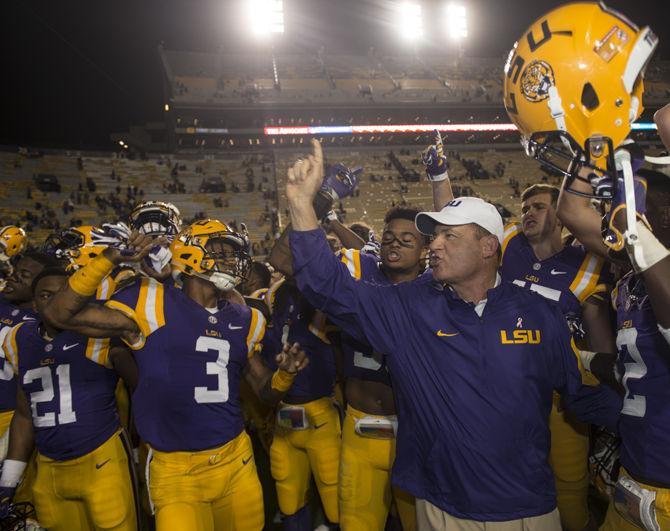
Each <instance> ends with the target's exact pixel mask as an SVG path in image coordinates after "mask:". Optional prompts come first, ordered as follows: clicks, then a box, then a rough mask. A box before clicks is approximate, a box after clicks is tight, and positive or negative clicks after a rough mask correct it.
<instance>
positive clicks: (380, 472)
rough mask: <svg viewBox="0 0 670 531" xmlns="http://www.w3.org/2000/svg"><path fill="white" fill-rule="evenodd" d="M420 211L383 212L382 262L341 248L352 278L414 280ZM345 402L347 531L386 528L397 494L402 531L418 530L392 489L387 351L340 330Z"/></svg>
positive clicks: (342, 488) (393, 424)
mask: <svg viewBox="0 0 670 531" xmlns="http://www.w3.org/2000/svg"><path fill="white" fill-rule="evenodd" d="M418 213H419V211H418V210H417V209H413V208H408V207H394V208H392V209H391V210H389V211H388V212H387V213H386V216H385V217H384V229H383V232H382V236H381V242H380V244H381V245H380V260H377V258H376V257H375V256H373V255H370V254H366V253H365V252H361V251H358V250H355V249H346V250H344V251H343V252H342V253H341V258H342V262H343V263H344V264H346V266H347V269H348V270H349V272H350V274H351V276H352V277H353V278H355V279H357V280H361V281H365V282H372V283H375V284H380V285H389V284H397V283H399V282H404V281H407V280H414V279H415V278H417V277H418V276H419V274H421V272H422V271H423V263H424V261H423V258H424V254H425V250H426V244H427V241H426V237H425V236H424V235H423V234H421V233H420V232H419V231H418V230H417V228H416V226H415V224H414V219H415V218H416V216H417V214H418ZM341 348H342V353H343V360H342V367H343V375H344V378H345V398H346V402H347V409H346V414H345V417H344V424H343V427H342V457H341V461H340V485H339V500H340V524H341V526H342V528H343V529H345V530H348V529H351V530H358V529H361V530H362V529H369V530H383V529H384V526H385V524H386V519H387V516H388V513H389V508H390V505H391V501H392V498H394V499H395V503H396V507H397V509H398V515H399V516H400V519H401V522H402V527H403V529H404V530H405V531H411V530H413V529H416V516H415V507H414V498H413V497H412V496H410V495H408V494H407V493H405V492H403V491H401V490H400V489H397V488H393V489H392V488H391V468H392V466H393V461H394V459H395V452H396V448H395V435H396V431H397V417H396V409H395V403H394V400H393V390H392V389H391V381H390V378H389V374H388V371H387V369H386V361H385V357H384V356H383V354H381V353H378V352H375V351H374V350H373V349H372V347H371V346H370V345H368V344H367V343H366V342H364V341H359V340H357V339H355V338H354V337H352V336H351V335H349V334H347V333H346V330H343V331H342V340H341Z"/></svg>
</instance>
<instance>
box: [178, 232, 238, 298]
mask: <svg viewBox="0 0 670 531" xmlns="http://www.w3.org/2000/svg"><path fill="white" fill-rule="evenodd" d="M215 243H218V244H219V245H218V248H213V245H212V244H215ZM208 246H209V247H208ZM170 251H171V252H172V262H171V265H172V275H173V277H174V278H177V277H179V276H180V275H188V276H197V277H200V278H204V279H205V280H209V281H210V282H212V283H213V284H214V285H215V286H216V287H217V288H218V289H220V290H222V291H226V290H230V289H233V288H234V287H235V286H237V285H238V284H239V283H240V282H242V281H243V280H244V279H246V278H247V275H248V273H249V269H250V267H251V257H250V256H249V239H248V238H247V235H246V234H244V233H240V232H237V231H235V230H233V229H232V228H231V227H229V226H228V225H226V224H225V223H223V222H221V221H218V220H216V219H205V220H201V221H196V222H195V223H193V224H191V225H189V226H188V227H186V228H185V229H184V230H183V231H182V232H180V233H179V234H178V235H177V237H176V238H175V239H174V241H173V242H172V245H171V246H170Z"/></svg>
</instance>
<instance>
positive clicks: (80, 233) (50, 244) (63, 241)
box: [42, 225, 105, 271]
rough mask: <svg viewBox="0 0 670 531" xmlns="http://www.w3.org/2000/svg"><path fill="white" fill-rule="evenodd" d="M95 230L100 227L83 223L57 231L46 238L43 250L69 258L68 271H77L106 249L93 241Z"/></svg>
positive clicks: (58, 256) (56, 255)
mask: <svg viewBox="0 0 670 531" xmlns="http://www.w3.org/2000/svg"><path fill="white" fill-rule="evenodd" d="M93 231H100V229H98V228H97V227H93V226H91V225H81V226H79V227H70V228H69V229H65V230H62V231H60V232H56V233H54V234H51V235H50V236H49V237H48V238H47V239H46V241H45V243H44V247H43V248H42V250H43V251H44V252H45V253H47V254H50V255H52V256H55V257H56V258H58V259H65V260H67V262H68V263H67V265H66V267H65V269H66V270H67V271H76V270H77V269H79V268H80V267H84V266H85V265H86V264H88V263H89V262H90V261H91V260H92V259H93V258H95V257H96V256H98V255H99V254H100V253H101V252H102V251H104V250H105V246H101V245H96V244H95V243H94V242H93V237H92V232H93Z"/></svg>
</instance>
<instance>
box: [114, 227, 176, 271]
mask: <svg viewBox="0 0 670 531" xmlns="http://www.w3.org/2000/svg"><path fill="white" fill-rule="evenodd" d="M165 242H166V240H165V238H164V237H163V236H161V237H160V238H154V237H153V236H148V235H146V234H140V233H139V232H138V231H136V230H134V231H132V232H131V233H130V234H129V235H128V239H127V241H126V243H125V244H124V246H123V248H120V247H107V249H105V250H104V254H105V256H106V257H107V258H108V259H109V260H111V261H112V262H114V263H115V264H121V263H131V262H140V261H142V260H143V259H144V258H145V257H146V256H147V255H148V254H149V253H150V252H151V250H152V249H154V248H155V247H156V246H157V245H163V244H164V243H165Z"/></svg>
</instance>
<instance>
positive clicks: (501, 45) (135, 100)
mask: <svg viewBox="0 0 670 531" xmlns="http://www.w3.org/2000/svg"><path fill="white" fill-rule="evenodd" d="M242 2H243V0H116V1H113V2H103V1H101V0H5V1H3V2H2V3H1V7H0V39H1V41H0V42H2V45H3V46H2V49H3V53H2V69H1V70H0V72H2V78H1V81H0V85H1V86H2V98H0V101H2V112H1V114H0V124H1V125H0V144H11V145H16V144H18V145H32V146H36V147H69V148H89V149H90V148H100V149H111V148H112V144H111V142H110V140H109V134H110V133H111V132H113V131H123V130H126V129H127V128H128V126H129V125H131V124H143V123H145V122H147V121H152V120H160V119H161V114H162V112H163V111H162V104H163V96H162V81H161V69H160V66H159V62H158V55H157V52H156V46H157V44H158V43H159V42H161V41H164V42H165V45H166V48H168V49H180V50H192V51H217V50H227V51H244V50H249V49H258V48H260V46H259V44H257V43H255V42H253V41H252V39H251V38H250V37H249V36H248V35H246V34H245V30H244V21H243V20H242V19H241V15H240V13H241V4H242ZM462 3H464V4H465V5H466V6H467V8H468V19H469V31H470V35H469V37H468V39H467V41H466V43H465V54H466V55H470V56H483V57H501V68H502V57H504V56H505V55H506V53H507V51H508V50H509V48H510V47H511V45H512V44H513V42H514V40H515V39H516V38H517V37H519V35H520V34H521V32H523V30H524V29H525V28H526V27H527V26H528V25H529V24H530V23H531V22H532V21H533V20H534V19H535V18H537V17H538V16H540V15H541V14H542V13H543V12H545V11H547V10H549V9H551V8H552V7H555V6H557V5H560V4H561V3H563V2H560V1H551V0H537V1H529V0H497V1H496V0H463V2H462ZM421 4H422V6H423V9H424V13H425V15H424V21H426V20H428V21H430V20H439V17H438V16H437V13H438V11H437V10H438V9H440V8H442V5H443V4H444V2H443V1H440V2H435V1H432V0H424V1H422V2H421ZM607 4H608V5H610V6H611V7H614V8H616V9H619V10H620V11H622V12H623V13H624V14H626V15H627V16H628V17H629V18H631V19H632V20H633V21H634V22H636V23H637V24H639V25H647V24H648V25H651V27H652V29H654V31H655V32H656V33H657V34H658V35H659V37H660V39H661V44H660V50H659V52H657V53H660V55H661V57H662V58H665V59H670V8H668V0H637V1H632V0H610V1H609V2H607ZM390 5H392V2H391V1H390V0H284V6H285V7H284V9H285V18H286V35H285V36H284V37H283V39H282V42H280V43H279V44H278V47H279V49H280V50H285V51H293V52H296V51H314V50H316V49H317V48H318V47H320V46H321V45H323V46H325V47H326V51H328V50H330V51H332V52H358V53H365V52H366V51H367V49H368V48H369V47H370V46H375V47H376V48H377V49H379V50H383V51H386V52H389V53H403V47H402V46H401V44H402V43H400V42H399V39H394V38H393V33H392V31H393V30H392V28H391V27H390V24H389V20H388V19H387V17H386V14H387V13H389V6H390ZM431 15H432V16H431ZM424 24H426V22H424ZM442 32H443V30H442V29H441V28H440V27H439V26H431V25H430V23H428V24H427V25H426V27H425V33H426V37H427V40H428V41H429V42H428V43H425V44H424V45H423V47H422V49H423V50H424V53H426V54H428V53H430V54H436V53H440V51H441V49H444V48H446V47H447V46H448V45H447V44H446V40H445V39H444V38H442V37H441V35H442ZM404 53H406V52H404Z"/></svg>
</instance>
